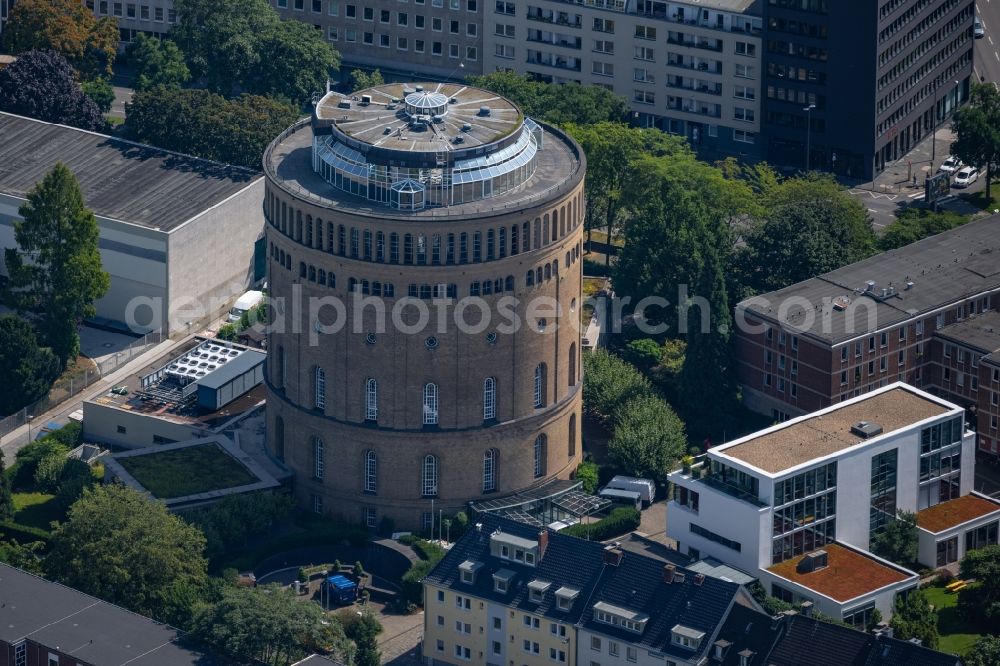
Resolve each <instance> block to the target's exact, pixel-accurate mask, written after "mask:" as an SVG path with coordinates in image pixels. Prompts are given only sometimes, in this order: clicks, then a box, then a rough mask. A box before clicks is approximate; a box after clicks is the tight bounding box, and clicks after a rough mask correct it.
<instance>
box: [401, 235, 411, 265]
mask: <svg viewBox="0 0 1000 666" xmlns="http://www.w3.org/2000/svg"><path fill="white" fill-rule="evenodd" d="M403 263H404V264H412V263H413V234H405V235H404V236H403Z"/></svg>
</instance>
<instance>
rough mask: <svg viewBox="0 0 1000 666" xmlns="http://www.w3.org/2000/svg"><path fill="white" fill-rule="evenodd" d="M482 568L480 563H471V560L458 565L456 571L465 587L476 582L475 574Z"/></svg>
mask: <svg viewBox="0 0 1000 666" xmlns="http://www.w3.org/2000/svg"><path fill="white" fill-rule="evenodd" d="M482 568H483V563H482V562H473V561H472V560H466V561H464V562H462V563H461V564H459V565H458V571H459V573H460V574H461V576H462V582H463V583H465V584H466V585H472V584H474V583H475V582H476V573H477V572H478V571H479V570H480V569H482Z"/></svg>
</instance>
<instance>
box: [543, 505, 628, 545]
mask: <svg viewBox="0 0 1000 666" xmlns="http://www.w3.org/2000/svg"><path fill="white" fill-rule="evenodd" d="M641 519H642V516H641V515H640V514H639V511H638V510H637V509H633V508H632V507H627V506H622V507H618V508H616V509H612V510H611V513H610V514H609V515H608V516H607V517H605V518H602V519H600V520H599V521H597V522H596V523H591V524H589V525H583V524H577V525H570V526H569V527H567V528H565V529H563V530H561V531H560V532H559V533H560V534H566V535H568V536H575V537H580V538H581V539H590V540H591V541H606V540H607V539H612V538H614V537H617V536H621V535H623V534H627V533H629V532H631V531H633V530H635V529H637V528H638V527H639V522H640V520H641Z"/></svg>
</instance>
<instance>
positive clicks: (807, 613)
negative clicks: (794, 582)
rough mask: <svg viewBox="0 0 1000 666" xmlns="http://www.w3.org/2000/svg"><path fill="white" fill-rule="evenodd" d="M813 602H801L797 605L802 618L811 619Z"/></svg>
mask: <svg viewBox="0 0 1000 666" xmlns="http://www.w3.org/2000/svg"><path fill="white" fill-rule="evenodd" d="M812 611H813V602H811V601H803V602H802V603H801V604H800V605H799V612H800V613H802V617H812Z"/></svg>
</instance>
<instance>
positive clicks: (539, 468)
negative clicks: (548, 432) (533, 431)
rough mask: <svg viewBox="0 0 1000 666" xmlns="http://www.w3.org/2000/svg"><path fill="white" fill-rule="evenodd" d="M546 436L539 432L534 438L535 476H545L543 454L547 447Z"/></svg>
mask: <svg viewBox="0 0 1000 666" xmlns="http://www.w3.org/2000/svg"><path fill="white" fill-rule="evenodd" d="M548 443H549V442H548V438H547V437H546V436H545V435H544V434H541V435H539V436H538V437H536V438H535V478H536V479H537V478H538V477H540V476H545V456H546V453H547V452H546V449H548Z"/></svg>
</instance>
